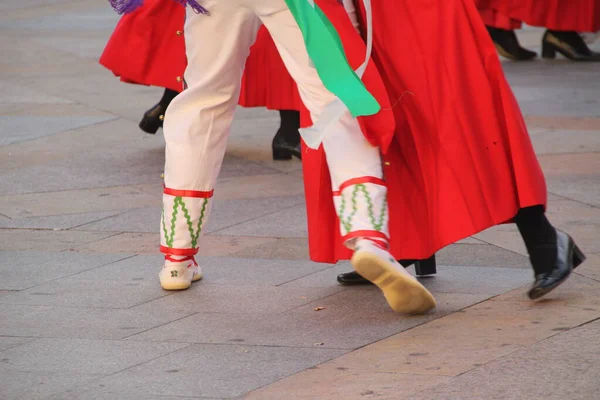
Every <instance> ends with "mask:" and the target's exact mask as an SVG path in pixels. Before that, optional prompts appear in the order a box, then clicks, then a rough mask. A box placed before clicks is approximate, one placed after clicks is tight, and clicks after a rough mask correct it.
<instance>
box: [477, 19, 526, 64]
mask: <svg viewBox="0 0 600 400" xmlns="http://www.w3.org/2000/svg"><path fill="white" fill-rule="evenodd" d="M486 28H487V31H488V33H489V35H490V37H491V38H492V40H493V41H494V45H496V50H498V53H499V54H500V55H501V56H502V57H506V58H508V59H509V60H513V61H528V60H533V59H534V58H536V57H537V53H536V52H535V51H531V50H527V49H526V48H524V47H521V45H520V44H519V39H517V35H516V34H515V32H514V31H511V30H506V29H500V28H493V27H491V26H486Z"/></svg>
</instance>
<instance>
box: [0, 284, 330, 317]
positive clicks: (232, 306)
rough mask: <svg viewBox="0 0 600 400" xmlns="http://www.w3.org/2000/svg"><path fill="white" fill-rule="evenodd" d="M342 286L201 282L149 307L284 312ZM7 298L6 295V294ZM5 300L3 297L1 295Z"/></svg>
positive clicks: (159, 309)
mask: <svg viewBox="0 0 600 400" xmlns="http://www.w3.org/2000/svg"><path fill="white" fill-rule="evenodd" d="M341 290H342V288H340V287H336V286H333V287H328V288H290V287H272V286H264V285H263V286H242V285H213V284H208V283H204V282H201V281H200V282H198V283H196V284H194V285H192V287H191V288H190V289H188V290H186V291H183V292H178V293H175V294H173V295H171V296H165V297H164V298H161V299H157V300H155V301H152V302H150V303H148V304H147V305H146V306H147V307H150V308H152V309H153V310H155V312H157V313H167V312H171V311H173V310H183V311H188V310H193V311H195V312H211V313H241V314H254V315H256V316H257V318H258V316H259V315H265V314H275V313H281V312H284V311H286V310H290V309H293V308H296V307H299V306H301V305H303V304H307V303H310V302H311V301H314V300H318V299H321V298H324V297H327V296H330V295H332V294H334V293H337V292H339V291H341ZM5 297H6V296H5ZM0 300H2V298H0Z"/></svg>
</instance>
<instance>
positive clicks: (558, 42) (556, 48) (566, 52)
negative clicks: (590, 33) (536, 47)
mask: <svg viewBox="0 0 600 400" xmlns="http://www.w3.org/2000/svg"><path fill="white" fill-rule="evenodd" d="M557 52H558V53H560V54H562V55H563V56H565V57H566V58H568V59H569V60H572V61H600V53H597V52H595V51H592V50H590V48H589V47H588V46H587V44H586V43H585V41H584V40H583V38H582V37H581V35H580V34H579V33H577V32H572V31H568V32H567V31H551V30H547V31H546V33H544V37H543V38H542V58H547V59H552V58H556V53H557Z"/></svg>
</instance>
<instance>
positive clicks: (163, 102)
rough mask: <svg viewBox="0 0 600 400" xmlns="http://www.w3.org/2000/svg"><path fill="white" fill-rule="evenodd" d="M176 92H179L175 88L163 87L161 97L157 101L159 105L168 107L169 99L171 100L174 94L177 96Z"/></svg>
mask: <svg viewBox="0 0 600 400" xmlns="http://www.w3.org/2000/svg"><path fill="white" fill-rule="evenodd" d="M178 94H179V92H178V91H176V90H171V89H165V92H164V93H163V96H162V99H160V101H159V103H160V105H161V106H163V107H165V108H167V107H169V104H171V101H173V99H174V98H175V96H177V95H178Z"/></svg>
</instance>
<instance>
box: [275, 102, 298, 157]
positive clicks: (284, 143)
mask: <svg viewBox="0 0 600 400" xmlns="http://www.w3.org/2000/svg"><path fill="white" fill-rule="evenodd" d="M279 116H280V118H281V125H280V127H279V130H278V131H277V133H276V134H275V137H274V138H273V143H272V148H273V160H277V161H280V160H291V159H292V156H294V157H297V158H299V159H302V151H301V149H300V132H298V130H299V129H300V112H299V111H295V110H280V111H279Z"/></svg>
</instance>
